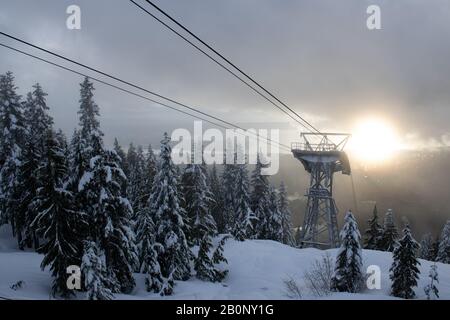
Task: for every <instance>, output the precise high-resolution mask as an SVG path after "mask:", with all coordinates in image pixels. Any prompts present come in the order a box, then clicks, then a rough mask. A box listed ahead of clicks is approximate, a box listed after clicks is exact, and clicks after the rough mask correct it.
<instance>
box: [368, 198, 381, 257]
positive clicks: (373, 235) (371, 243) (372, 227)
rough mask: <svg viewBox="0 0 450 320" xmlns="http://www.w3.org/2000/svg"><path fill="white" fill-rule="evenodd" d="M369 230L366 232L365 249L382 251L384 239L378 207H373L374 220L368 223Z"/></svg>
mask: <svg viewBox="0 0 450 320" xmlns="http://www.w3.org/2000/svg"><path fill="white" fill-rule="evenodd" d="M368 223H369V228H368V229H367V230H366V232H365V235H366V236H365V246H364V248H365V249H370V250H380V249H382V248H381V239H382V237H383V227H382V226H381V225H380V224H379V223H378V209H377V205H375V206H374V207H373V215H372V218H371V219H370V220H369V221H368Z"/></svg>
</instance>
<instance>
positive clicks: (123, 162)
mask: <svg viewBox="0 0 450 320" xmlns="http://www.w3.org/2000/svg"><path fill="white" fill-rule="evenodd" d="M113 150H114V151H115V152H116V153H117V155H118V156H119V158H120V160H121V161H120V167H121V168H122V170H123V172H124V173H125V175H126V176H127V177H128V176H129V172H128V163H127V155H126V153H125V151H123V149H122V146H121V145H120V143H119V140H117V138H114V144H113Z"/></svg>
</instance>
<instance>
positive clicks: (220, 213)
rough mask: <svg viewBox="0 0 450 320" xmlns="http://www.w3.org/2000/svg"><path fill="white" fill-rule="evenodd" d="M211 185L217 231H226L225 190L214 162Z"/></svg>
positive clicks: (212, 205)
mask: <svg viewBox="0 0 450 320" xmlns="http://www.w3.org/2000/svg"><path fill="white" fill-rule="evenodd" d="M209 185H210V187H211V194H212V198H213V202H212V204H211V214H212V216H213V218H214V221H215V222H216V225H217V231H218V232H219V233H225V232H226V230H225V229H226V221H225V216H224V192H223V187H222V183H221V181H220V179H219V174H218V173H217V166H216V163H214V164H213V166H212V169H211V172H210V174H209Z"/></svg>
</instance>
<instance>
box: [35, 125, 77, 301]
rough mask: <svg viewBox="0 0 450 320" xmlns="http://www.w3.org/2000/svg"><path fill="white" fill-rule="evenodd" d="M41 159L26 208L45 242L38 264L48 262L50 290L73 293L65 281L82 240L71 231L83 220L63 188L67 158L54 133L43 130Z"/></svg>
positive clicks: (42, 266) (44, 264) (40, 250)
mask: <svg viewBox="0 0 450 320" xmlns="http://www.w3.org/2000/svg"><path fill="white" fill-rule="evenodd" d="M45 150H46V154H45V162H43V163H42V166H41V167H40V168H39V172H38V173H39V179H40V181H41V186H40V187H39V189H38V190H37V195H36V197H35V198H34V200H33V202H32V204H31V205H30V208H31V210H32V211H34V212H36V218H35V220H34V221H33V222H32V227H33V229H36V230H37V232H38V234H39V235H40V236H41V237H43V238H44V240H45V244H44V245H43V246H42V247H40V248H39V249H38V251H39V252H40V253H43V254H44V255H45V256H44V259H43V260H42V263H41V268H42V269H44V268H45V267H47V266H50V270H51V271H52V275H53V277H54V281H53V286H52V293H53V295H54V296H55V295H56V294H61V295H62V296H63V297H68V296H70V295H72V294H73V291H72V290H69V289H68V288H67V285H66V281H67V271H66V268H67V267H68V266H70V265H80V263H81V259H80V257H81V254H82V244H81V242H80V239H79V237H78V234H76V233H75V230H76V228H75V225H76V224H79V223H83V220H82V219H79V218H80V217H79V213H78V212H76V211H75V206H74V202H73V201H74V197H73V195H72V193H71V192H70V191H68V190H66V189H65V187H64V184H65V181H66V179H67V170H68V168H67V160H66V158H65V155H64V152H63V149H62V148H61V147H60V146H59V144H58V141H57V140H56V137H55V136H54V133H53V132H52V131H51V130H48V131H47V138H46V144H45Z"/></svg>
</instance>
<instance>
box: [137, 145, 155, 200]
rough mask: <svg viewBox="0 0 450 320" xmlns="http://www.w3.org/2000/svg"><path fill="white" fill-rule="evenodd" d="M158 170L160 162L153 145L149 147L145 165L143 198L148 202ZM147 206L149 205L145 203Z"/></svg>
mask: <svg viewBox="0 0 450 320" xmlns="http://www.w3.org/2000/svg"><path fill="white" fill-rule="evenodd" d="M157 169H158V162H157V160H156V157H155V153H154V152H153V148H152V146H151V145H149V146H148V149H147V154H146V156H145V164H144V183H143V187H142V192H141V193H142V198H143V199H144V200H145V201H146V202H147V201H148V199H149V198H150V195H151V193H152V186H153V180H154V179H155V176H156V171H157ZM145 204H147V203H145Z"/></svg>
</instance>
